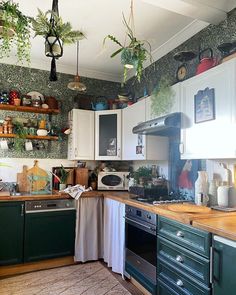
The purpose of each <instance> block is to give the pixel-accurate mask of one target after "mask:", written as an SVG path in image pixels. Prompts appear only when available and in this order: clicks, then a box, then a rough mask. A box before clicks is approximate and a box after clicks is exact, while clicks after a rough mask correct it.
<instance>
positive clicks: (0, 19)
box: [0, 1, 31, 63]
mask: <svg viewBox="0 0 236 295" xmlns="http://www.w3.org/2000/svg"><path fill="white" fill-rule="evenodd" d="M30 28H31V19H30V17H27V16H25V15H24V14H23V13H22V12H21V11H20V10H19V4H18V3H14V2H12V1H1V2H0V35H1V44H0V57H1V58H3V57H8V56H9V55H10V52H11V49H12V46H13V45H16V46H17V58H18V61H19V62H22V61H23V60H26V61H27V62H28V63H29V61H30V48H31V44H30Z"/></svg>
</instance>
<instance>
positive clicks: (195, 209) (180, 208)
mask: <svg viewBox="0 0 236 295" xmlns="http://www.w3.org/2000/svg"><path fill="white" fill-rule="evenodd" d="M168 209H169V210H171V211H174V212H184V213H209V212H211V208H208V207H204V206H197V205H193V204H185V203H184V204H171V205H168Z"/></svg>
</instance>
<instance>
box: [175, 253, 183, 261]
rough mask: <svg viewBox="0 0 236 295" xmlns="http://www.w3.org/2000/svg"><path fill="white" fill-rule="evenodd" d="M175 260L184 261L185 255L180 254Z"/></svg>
mask: <svg viewBox="0 0 236 295" xmlns="http://www.w3.org/2000/svg"><path fill="white" fill-rule="evenodd" d="M175 260H176V261H178V262H181V263H182V262H184V260H183V257H182V256H180V255H177V256H176V258H175Z"/></svg>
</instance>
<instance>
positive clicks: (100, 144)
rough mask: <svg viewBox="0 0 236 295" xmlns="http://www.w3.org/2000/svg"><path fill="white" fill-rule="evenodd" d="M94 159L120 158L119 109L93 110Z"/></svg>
mask: <svg viewBox="0 0 236 295" xmlns="http://www.w3.org/2000/svg"><path fill="white" fill-rule="evenodd" d="M95 160H121V110H107V111H96V112H95Z"/></svg>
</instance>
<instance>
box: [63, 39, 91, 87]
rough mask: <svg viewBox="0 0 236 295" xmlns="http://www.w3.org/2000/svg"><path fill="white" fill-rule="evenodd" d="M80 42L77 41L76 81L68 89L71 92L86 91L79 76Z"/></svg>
mask: <svg viewBox="0 0 236 295" xmlns="http://www.w3.org/2000/svg"><path fill="white" fill-rule="evenodd" d="M78 66H79V41H77V62H76V75H75V77H74V81H73V82H70V83H69V84H68V85H67V87H68V88H69V89H71V90H76V91H81V92H84V91H86V86H85V85H84V84H83V83H81V82H80V76H79V69H78Z"/></svg>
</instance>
